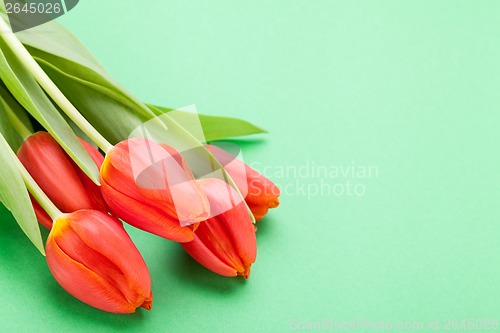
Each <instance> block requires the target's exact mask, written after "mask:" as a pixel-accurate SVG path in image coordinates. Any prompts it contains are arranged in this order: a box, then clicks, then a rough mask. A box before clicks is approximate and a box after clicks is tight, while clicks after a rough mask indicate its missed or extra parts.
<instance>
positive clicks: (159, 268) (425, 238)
mask: <svg viewBox="0 0 500 333" xmlns="http://www.w3.org/2000/svg"><path fill="white" fill-rule="evenodd" d="M499 17H500V2H499V1H473V0H470V1H456V0H453V1H444V0H442V1H430V0H429V1H412V2H409V1H352V0H345V1H333V0H330V1H327V0H316V1H305V0H286V1H285V0H278V1H273V2H269V1H261V0H254V1H237V2H234V1H219V0H217V1H214V0H211V1H208V0H206V1H205V0H204V1H193V2H187V1H181V0H179V1H170V0H169V1H163V0H162V1H160V0H156V1H153V0H150V1H130V0H126V1H125V0H121V1H117V0H114V1H102V0H82V1H80V4H79V5H78V6H77V7H75V9H73V10H72V11H71V12H70V13H68V14H66V15H65V16H63V17H61V18H60V19H59V21H60V22H61V23H63V24H64V25H65V26H66V27H68V28H69V29H70V30H71V31H73V32H74V33H75V34H76V36H78V37H79V38H80V39H81V40H82V41H83V42H84V43H85V44H86V45H87V46H88V47H89V49H90V50H91V51H92V52H93V53H94V54H95V56H96V57H97V58H98V59H99V60H100V61H101V63H102V64H103V65H104V67H105V68H106V69H107V70H108V71H109V72H110V74H111V75H112V76H113V77H114V78H115V79H116V80H117V81H119V82H121V83H122V84H123V85H124V86H126V87H127V88H128V89H129V90H131V91H132V92H133V93H135V94H136V95H137V96H138V97H140V98H141V99H143V100H145V101H147V102H151V103H156V104H161V105H165V106H170V107H182V106H186V105H190V104H195V105H196V107H197V109H198V111H199V112H201V113H206V114H214V115H227V116H236V117H241V118H244V119H247V120H249V121H252V122H253V123H255V124H257V125H260V126H262V127H264V128H266V129H267V130H269V134H268V135H260V136H256V137H248V138H244V139H243V140H242V141H240V143H241V146H242V148H243V152H244V156H245V160H246V161H247V162H250V163H251V162H253V163H255V162H259V163H260V164H254V165H255V167H256V168H257V169H259V170H261V171H266V174H268V175H269V177H270V178H271V179H273V180H274V181H276V183H277V184H279V186H280V187H281V189H282V192H283V193H282V196H281V206H280V207H279V208H278V209H275V210H273V211H272V212H271V213H270V214H269V215H268V216H267V217H266V218H265V219H264V220H263V221H262V222H260V224H259V231H258V234H257V236H258V246H259V247H258V257H257V262H256V263H255V265H254V266H253V268H252V275H251V277H250V279H249V280H248V281H243V280H242V279H239V278H238V279H230V278H222V277H218V276H216V275H215V274H212V273H211V272H209V271H208V270H206V269H204V268H203V267H200V266H199V265H198V264H196V263H195V262H194V261H193V260H192V259H190V258H189V257H188V256H187V255H186V254H184V253H183V251H182V250H181V249H180V247H179V246H178V245H177V244H174V243H171V242H168V241H166V240H163V239H161V238H159V237H156V236H153V235H149V234H146V233H142V232H139V231H137V230H133V229H132V228H130V229H129V230H130V231H131V235H132V237H133V239H134V240H135V241H136V243H137V245H138V247H139V249H140V250H141V252H142V253H143V255H144V257H145V260H146V262H147V264H148V265H149V268H150V271H151V275H152V278H153V284H154V285H153V292H154V296H155V302H154V306H153V311H151V312H147V311H143V310H140V311H138V312H137V313H136V314H134V315H129V316H119V315H112V314H107V313H104V312H100V311H98V310H95V309H93V308H90V307H88V306H86V305H84V304H83V303H80V302H79V301H77V300H75V299H73V298H72V297H71V296H69V295H68V294H66V293H65V292H64V291H63V290H62V289H61V288H60V287H59V286H58V285H57V284H56V282H55V281H54V280H53V278H52V276H51V275H50V272H49V270H48V269H47V267H46V264H45V261H44V258H43V257H41V256H40V255H39V254H38V253H37V250H36V249H35V248H34V247H33V246H32V245H31V244H30V243H29V241H28V240H27V239H26V238H25V237H24V236H23V234H22V232H21V231H20V229H19V228H18V227H17V225H16V224H15V222H14V220H13V219H12V217H11V216H10V215H9V213H8V212H7V211H6V210H5V209H4V208H2V209H1V211H0V214H1V216H2V221H1V226H2V232H1V233H0V244H1V247H2V249H1V254H0V265H1V267H2V269H1V271H0V285H1V288H2V298H3V300H2V301H1V302H0V321H1V323H0V328H1V329H0V330H1V331H2V332H23V331H26V332H108V331H109V332H111V331H117V330H119V331H123V332H129V331H130V332H196V331H216V332H253V331H261V332H286V331H288V330H291V329H294V328H297V325H298V323H302V324H304V323H305V322H318V321H319V322H321V321H323V320H327V321H329V320H331V321H333V322H336V321H352V320H358V319H361V320H368V321H371V322H388V321H392V322H393V323H396V322H398V321H410V322H423V323H424V325H427V322H428V321H429V320H432V321H435V320H439V324H440V325H441V328H442V325H443V324H444V323H445V320H447V319H449V320H453V319H458V320H461V319H497V320H498V319H499V318H500V301H499V300H500V287H499V286H498V282H499V277H500V265H499V263H498V259H499V254H500V242H499V236H500V224H499V222H500V219H499V217H500V213H499V209H498V206H499V199H500V195H499V190H500V175H499V164H500V158H499V153H500V131H499V130H498V128H499V125H500V114H499V105H500V94H499V87H500V61H499V59H500V20H499ZM102 112H106V110H102ZM266 166H269V167H268V168H267V169H264V168H265V167H266ZM324 166H326V167H329V168H333V167H336V168H338V169H343V170H347V169H346V168H348V167H352V166H357V167H358V168H363V167H364V166H373V167H375V168H376V170H377V174H375V175H372V176H371V177H362V175H359V174H356V175H355V177H351V176H352V175H351V176H349V175H348V176H347V177H345V176H342V175H337V176H335V175H332V174H331V173H328V174H327V175H323V176H324V177H316V176H313V175H311V174H308V173H307V172H305V171H304V170H306V171H307V170H309V172H311V170H315V169H318V170H319V169H320V168H321V167H324ZM282 168H288V171H289V173H288V175H286V174H285V175H283V174H281V172H280V170H281V169H282ZM293 170H303V171H302V173H301V174H297V175H294V174H293V172H292V171H293ZM329 170H331V169H329ZM299 173H300V172H299ZM347 181H349V182H350V183H352V184H358V185H359V186H358V190H359V189H361V188H362V189H364V193H363V194H362V195H348V194H347V193H343V194H339V192H338V191H339V189H340V188H341V187H342V186H344V185H342V184H345V183H346V182H347ZM321 184H323V185H322V186H323V187H322V188H320V190H321V191H320V193H317V190H318V188H319V187H318V186H319V185H321ZM324 184H326V185H324ZM339 184H340V185H339ZM336 185H338V186H340V187H336V189H337V192H336V193H328V191H327V190H328V188H331V187H332V186H336ZM329 186H330V187H329ZM45 235H46V233H45ZM358 331H363V329H361V328H360V329H358ZM393 331H394V330H393Z"/></svg>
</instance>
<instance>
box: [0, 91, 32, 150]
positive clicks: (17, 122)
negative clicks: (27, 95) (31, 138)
mask: <svg viewBox="0 0 500 333" xmlns="http://www.w3.org/2000/svg"><path fill="white" fill-rule="evenodd" d="M16 128H20V132H17V131H16ZM0 131H1V133H2V134H3V136H4V137H5V139H6V140H7V142H8V143H9V145H10V147H11V148H12V149H13V150H14V151H17V150H18V149H19V147H20V146H21V144H22V143H23V136H25V135H29V134H31V133H33V126H32V124H31V121H30V119H29V118H28V115H27V114H26V110H24V108H23V107H22V106H21V105H20V104H19V103H18V102H17V101H16V99H15V98H14V97H12V95H11V94H10V93H9V91H8V90H7V87H5V86H4V84H3V82H0Z"/></svg>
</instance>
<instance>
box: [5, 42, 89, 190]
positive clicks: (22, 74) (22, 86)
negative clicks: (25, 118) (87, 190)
mask: <svg viewBox="0 0 500 333" xmlns="http://www.w3.org/2000/svg"><path fill="white" fill-rule="evenodd" d="M0 48H1V50H0V77H1V78H2V81H3V82H4V83H5V85H6V86H7V88H8V89H9V91H10V92H11V94H12V95H13V96H14V97H15V98H16V100H17V101H18V102H19V103H20V104H21V105H22V106H23V107H24V108H25V109H26V110H27V111H28V112H29V113H30V114H31V115H32V116H33V117H34V118H35V119H36V120H37V121H38V122H39V123H40V124H41V125H42V126H43V127H44V128H45V129H46V130H47V131H48V132H50V133H51V134H52V136H53V137H54V139H55V140H56V141H57V142H58V143H59V144H60V145H61V147H62V148H63V149H64V150H65V151H66V152H67V153H68V155H70V156H71V158H72V159H73V160H74V161H75V162H76V163H77V164H78V166H79V167H80V168H81V169H82V170H83V171H84V172H85V173H86V174H87V175H88V176H89V177H90V178H91V179H92V180H93V181H94V182H96V183H98V182H99V170H98V169H97V167H96V165H95V163H94V162H93V161H92V158H91V157H90V156H89V155H88V153H87V152H86V150H85V149H84V148H83V146H82V145H81V144H80V142H79V141H78V138H77V137H76V135H75V133H74V132H73V130H72V129H71V127H70V126H69V125H68V124H67V122H66V121H65V120H64V118H63V117H62V116H61V114H60V113H59V111H58V110H57V109H56V108H55V107H54V105H53V104H52V101H51V100H50V99H49V98H48V97H47V95H46V94H45V92H44V91H43V90H42V89H41V88H40V86H39V85H38V83H37V82H36V81H35V79H34V78H33V77H32V76H31V74H30V73H29V72H28V71H27V70H26V69H25V67H24V66H23V65H22V64H21V63H20V61H19V60H18V59H17V58H16V57H15V56H14V55H13V54H12V52H11V51H10V50H9V49H8V47H7V46H6V45H5V43H4V41H3V40H0Z"/></svg>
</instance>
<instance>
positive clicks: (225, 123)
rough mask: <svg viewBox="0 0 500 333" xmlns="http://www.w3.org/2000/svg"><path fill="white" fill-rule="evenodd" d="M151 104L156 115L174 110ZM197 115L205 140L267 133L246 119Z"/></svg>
mask: <svg viewBox="0 0 500 333" xmlns="http://www.w3.org/2000/svg"><path fill="white" fill-rule="evenodd" d="M151 106H152V108H151V109H152V110H153V112H155V114H156V115H158V116H159V115H161V114H164V113H166V112H170V111H173V110H174V109H171V108H166V107H163V106H157V105H151ZM176 112H182V110H176ZM198 117H199V121H200V123H201V127H202V129H203V134H204V136H205V140H206V141H215V140H221V139H227V138H232V137H238V136H245V135H251V134H258V133H267V131H266V130H264V129H262V128H259V127H257V126H255V125H253V124H251V123H249V122H248V121H245V120H242V119H238V118H231V117H221V116H208V115H204V114H198ZM183 125H184V124H183ZM184 128H186V130H188V131H189V132H192V131H191V130H190V128H188V127H187V126H184Z"/></svg>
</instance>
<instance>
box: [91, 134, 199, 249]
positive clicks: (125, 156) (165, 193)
mask: <svg viewBox="0 0 500 333" xmlns="http://www.w3.org/2000/svg"><path fill="white" fill-rule="evenodd" d="M101 185H102V187H101V191H102V195H103V197H104V200H105V201H106V203H107V204H108V207H109V209H110V211H111V213H113V215H115V216H116V217H119V218H121V219H122V220H124V221H126V222H127V223H129V224H131V225H133V226H135V227H137V228H139V229H142V230H145V231H148V232H151V233H153V234H156V235H158V236H161V237H164V238H167V239H170V240H173V241H177V242H189V241H191V240H193V239H194V236H193V232H194V230H195V229H196V227H197V222H200V221H203V220H206V219H207V218H208V217H209V205H208V201H207V198H206V197H205V195H204V194H203V192H202V191H201V189H200V187H199V185H198V183H197V182H196V180H195V179H194V177H193V175H192V173H191V171H190V169H189V167H188V166H187V164H186V162H185V160H184V159H183V158H182V156H181V155H180V154H179V153H178V152H177V151H176V150H175V149H173V148H172V147H170V146H168V145H159V144H157V143H155V142H152V141H150V140H147V139H142V138H132V139H129V140H126V141H122V142H120V143H118V144H117V145H116V146H115V147H113V148H112V149H111V150H110V151H109V152H108V154H107V155H106V158H105V160H104V163H103V165H102V167H101Z"/></svg>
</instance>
